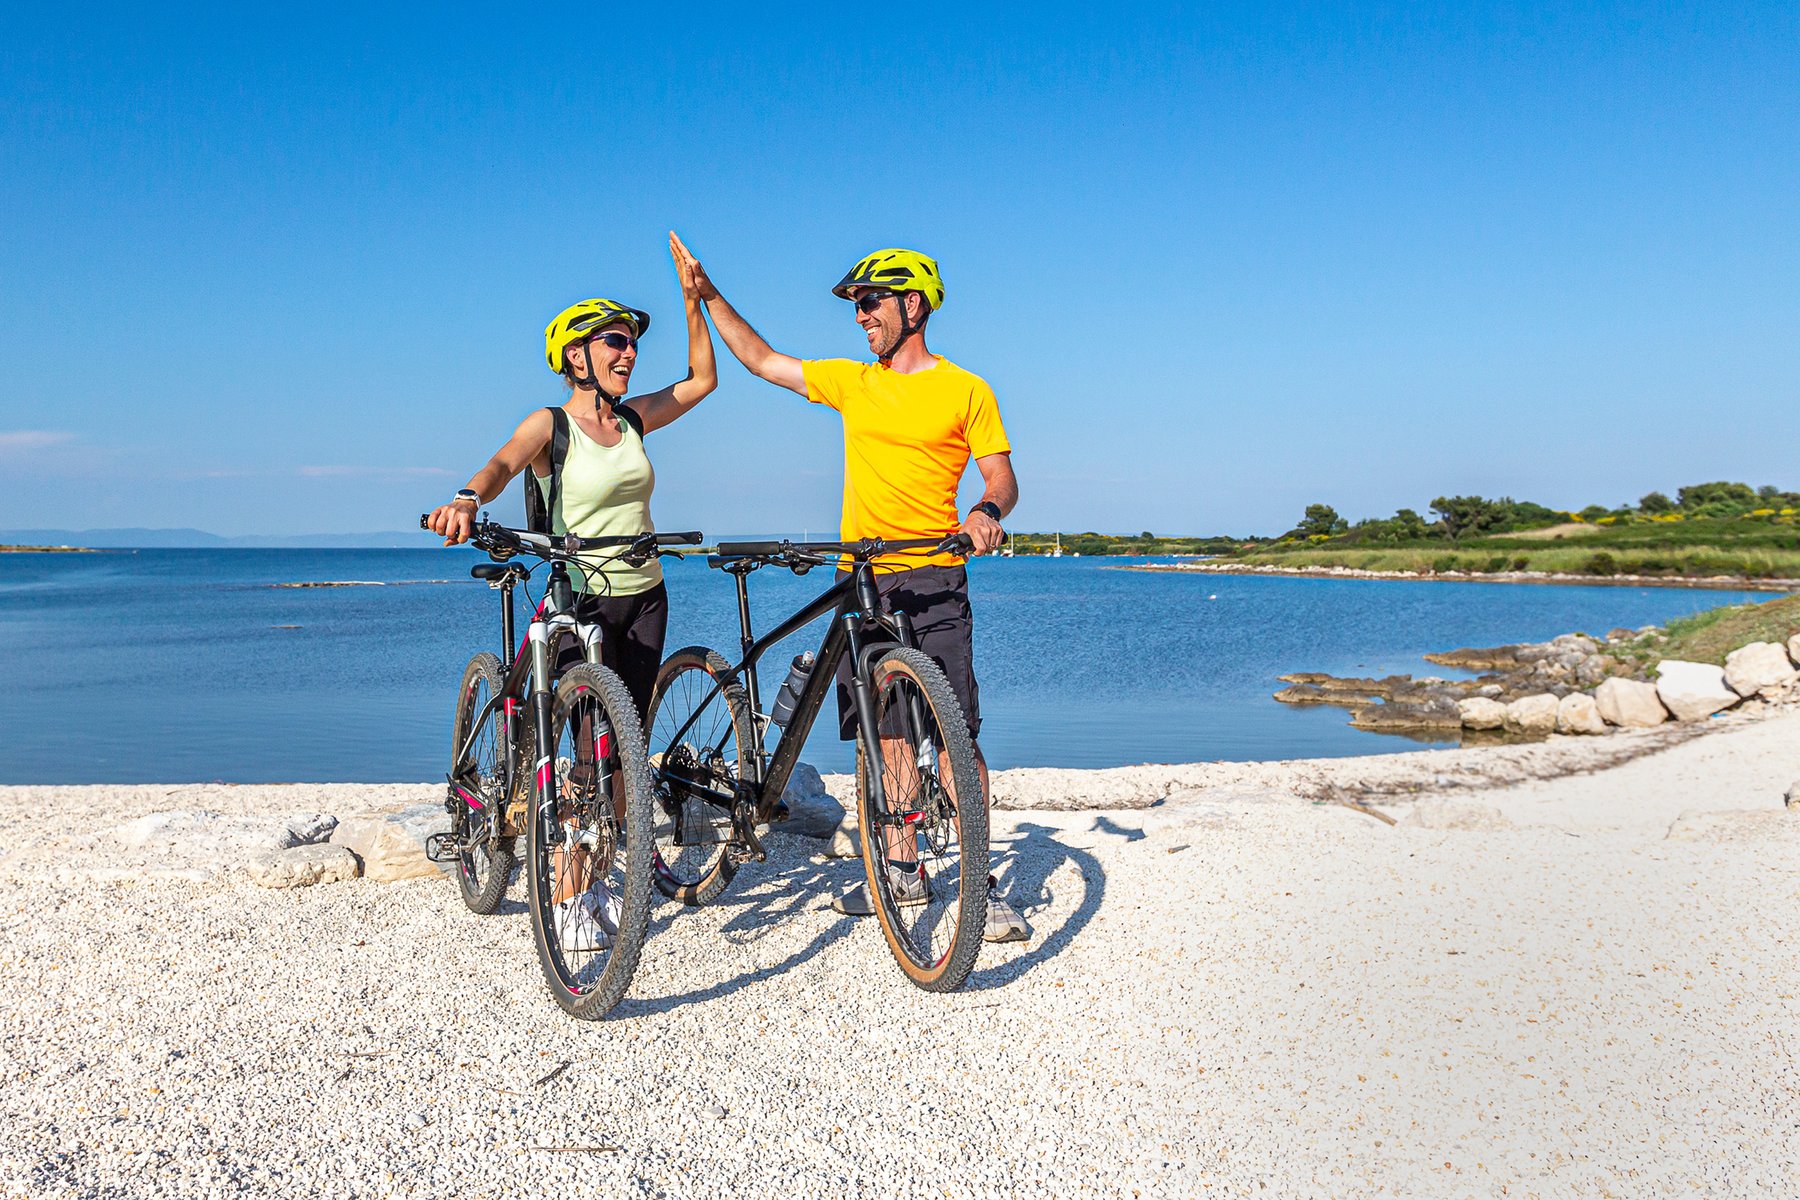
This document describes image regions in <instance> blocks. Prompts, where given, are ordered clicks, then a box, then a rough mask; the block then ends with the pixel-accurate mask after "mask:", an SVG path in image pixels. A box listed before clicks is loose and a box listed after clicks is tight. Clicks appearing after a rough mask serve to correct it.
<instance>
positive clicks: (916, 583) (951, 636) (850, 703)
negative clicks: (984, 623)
mask: <svg viewBox="0 0 1800 1200" xmlns="http://www.w3.org/2000/svg"><path fill="white" fill-rule="evenodd" d="M839 577H840V578H842V577H843V576H842V573H840V575H839ZM875 587H876V591H877V593H878V594H879V595H880V597H881V610H882V611H883V612H886V613H894V612H903V613H905V614H906V615H907V616H908V617H910V618H912V626H913V633H914V634H915V635H916V636H917V638H918V642H919V649H921V650H923V651H924V652H925V653H926V654H928V655H930V656H931V658H932V660H933V661H934V662H936V663H937V665H938V666H940V667H942V668H943V670H944V675H945V676H946V677H947V678H948V679H949V680H950V690H951V691H952V692H954V693H955V694H956V701H957V703H958V704H960V705H961V706H962V710H963V718H964V719H965V720H966V721H967V722H968V725H969V738H970V739H971V740H973V739H974V738H975V737H976V736H977V735H978V734H980V732H981V692H980V689H979V688H977V687H976V686H975V647H974V642H973V636H974V632H975V621H974V616H973V614H972V613H971V612H970V610H969V573H968V571H967V569H966V568H963V567H931V566H927V567H914V568H913V569H912V570H910V571H891V572H885V573H882V574H878V575H876V576H875ZM837 685H838V686H837V696H838V737H839V738H840V739H842V740H843V741H846V742H849V741H854V740H855V739H856V702H855V701H854V700H852V699H851V698H850V656H849V655H848V654H846V655H844V658H843V661H841V662H839V663H838V669H837ZM890 715H893V716H895V720H894V721H893V725H894V727H893V728H892V729H890V728H888V724H889V722H888V721H885V720H884V721H883V722H882V727H881V732H882V733H883V734H885V735H890V736H894V737H898V736H900V733H901V730H900V727H899V722H898V718H897V714H890Z"/></svg>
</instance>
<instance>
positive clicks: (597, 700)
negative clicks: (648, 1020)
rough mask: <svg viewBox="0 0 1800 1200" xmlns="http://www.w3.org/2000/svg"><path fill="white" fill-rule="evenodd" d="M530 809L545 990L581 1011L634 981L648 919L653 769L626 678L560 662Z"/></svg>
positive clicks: (536, 927)
mask: <svg viewBox="0 0 1800 1200" xmlns="http://www.w3.org/2000/svg"><path fill="white" fill-rule="evenodd" d="M550 731H551V738H550V743H551V747H552V750H551V757H550V761H549V762H546V763H542V764H540V765H539V767H538V770H537V775H536V779H535V781H534V787H533V791H532V804H531V813H530V817H529V826H530V833H529V835H528V841H529V844H530V857H529V859H528V860H527V863H526V867H527V874H528V877H529V880H530V888H529V891H530V896H531V929H532V937H533V940H534V941H535V942H536V943H537V951H538V962H539V964H540V965H541V966H542V967H543V969H544V979H545V981H546V982H547V983H548V984H549V985H550V994H551V995H552V996H553V997H555V999H556V1003H557V1004H558V1005H560V1006H561V1007H562V1009H563V1011H564V1012H567V1013H569V1014H570V1015H571V1016H575V1017H579V1018H581V1019H582V1020H589V1021H591V1020H595V1019H597V1018H599V1017H602V1016H605V1015H606V1013H607V1012H609V1011H610V1010H611V1009H612V1008H613V1006H614V1005H616V1004H617V1003H618V1002H619V1001H620V1000H621V999H622V998H623V997H624V995H625V991H626V989H627V988H629V987H630V986H631V977H632V975H633V973H635V972H636V970H637V964H638V957H639V955H640V954H641V953H642V951H643V947H644V937H645V935H646V933H647V932H648V929H649V923H650V862H651V854H652V849H651V840H650V778H649V771H648V770H647V769H646V763H645V761H644V735H643V730H642V728H641V726H640V725H639V723H638V717H637V709H636V708H635V707H634V706H633V704H632V702H631V694H630V692H628V691H627V690H626V689H625V684H624V683H623V682H622V681H621V680H620V679H619V677H618V676H617V675H615V674H614V673H613V672H612V671H610V670H608V669H607V668H605V667H598V666H593V665H591V664H587V663H583V664H581V665H579V666H575V667H571V668H570V669H569V670H568V671H566V672H564V674H563V676H562V678H561V679H560V680H559V681H558V682H557V685H556V698H555V703H554V706H553V708H552V714H551V724H550Z"/></svg>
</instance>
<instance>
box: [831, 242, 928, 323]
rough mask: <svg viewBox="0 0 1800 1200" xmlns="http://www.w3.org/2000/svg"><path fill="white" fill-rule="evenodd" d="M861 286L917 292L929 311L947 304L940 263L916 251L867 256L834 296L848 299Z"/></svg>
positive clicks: (841, 281)
mask: <svg viewBox="0 0 1800 1200" xmlns="http://www.w3.org/2000/svg"><path fill="white" fill-rule="evenodd" d="M859 287H879V288H889V289H891V290H893V291H896V292H918V293H920V294H921V295H923V296H924V297H925V306H926V310H927V311H929V312H936V311H937V310H938V309H939V308H941V307H942V306H943V303H944V278H943V276H941V275H939V274H938V265H937V260H936V259H935V258H930V257H927V256H926V255H923V254H920V253H919V252H918V251H917V250H899V249H894V250H877V251H875V252H874V253H873V254H866V255H864V256H863V257H862V259H861V260H859V261H858V262H857V264H856V265H855V266H854V267H851V268H850V273H849V274H848V275H845V276H844V277H843V278H842V279H841V280H839V281H838V285H837V286H836V287H834V288H832V289H831V294H832V295H834V296H842V297H843V298H844V299H846V300H848V299H850V289H851V288H859Z"/></svg>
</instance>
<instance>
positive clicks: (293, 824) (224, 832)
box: [113, 809, 337, 864]
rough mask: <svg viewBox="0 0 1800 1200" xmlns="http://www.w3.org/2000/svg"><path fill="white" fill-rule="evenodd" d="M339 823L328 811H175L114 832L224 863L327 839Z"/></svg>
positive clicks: (143, 846)
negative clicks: (263, 813) (295, 813)
mask: <svg viewBox="0 0 1800 1200" xmlns="http://www.w3.org/2000/svg"><path fill="white" fill-rule="evenodd" d="M336 824H337V818H336V817H333V816H331V815H330V814H328V813H304V814H301V815H299V816H291V817H241V816H232V815H229V814H226V813H216V812H205V811H202V812H188V811H186V810H185V809H177V810H174V811H171V812H158V813H150V814H149V815H148V816H142V817H139V818H138V819H137V820H135V821H127V822H125V824H123V825H120V826H119V827H118V828H116V829H115V830H113V835H114V836H115V837H117V838H118V839H119V840H120V841H121V842H123V843H125V845H127V846H129V847H131V848H132V849H134V850H152V851H157V852H159V853H163V854H170V855H173V856H175V857H179V858H182V859H191V860H199V861H204V862H216V863H221V864H223V863H236V862H242V861H244V860H245V859H247V858H249V857H251V856H253V855H258V854H270V853H273V852H274V851H277V850H286V849H287V848H288V847H289V846H304V845H307V844H309V843H312V842H318V841H323V840H324V839H325V838H326V837H327V836H329V835H330V833H331V830H332V827H333V826H335V825H336Z"/></svg>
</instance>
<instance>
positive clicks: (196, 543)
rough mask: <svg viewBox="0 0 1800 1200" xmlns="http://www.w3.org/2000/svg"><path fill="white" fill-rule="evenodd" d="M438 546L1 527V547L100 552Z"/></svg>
mask: <svg viewBox="0 0 1800 1200" xmlns="http://www.w3.org/2000/svg"><path fill="white" fill-rule="evenodd" d="M432 545H433V543H432V541H431V539H430V538H429V537H428V536H427V535H425V534H423V533H421V532H420V531H419V530H416V529H415V530H413V531H412V532H410V533H302V534H293V535H291V536H288V537H276V536H271V535H267V534H252V535H249V536H245V537H220V536H219V535H218V534H216V533H208V532H206V531H205V530H204V529H0V546H87V547H90V548H92V549H95V550H148V549H157V550H165V549H196V550H235V549H242V550H253V549H259V548H263V549H266V548H288V549H293V548H299V547H308V546H311V547H334V548H335V547H342V548H345V549H365V548H367V549H390V548H394V547H399V548H401V549H411V550H429V549H430V548H431V547H432Z"/></svg>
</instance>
